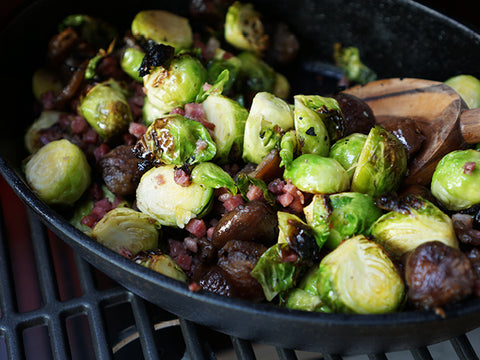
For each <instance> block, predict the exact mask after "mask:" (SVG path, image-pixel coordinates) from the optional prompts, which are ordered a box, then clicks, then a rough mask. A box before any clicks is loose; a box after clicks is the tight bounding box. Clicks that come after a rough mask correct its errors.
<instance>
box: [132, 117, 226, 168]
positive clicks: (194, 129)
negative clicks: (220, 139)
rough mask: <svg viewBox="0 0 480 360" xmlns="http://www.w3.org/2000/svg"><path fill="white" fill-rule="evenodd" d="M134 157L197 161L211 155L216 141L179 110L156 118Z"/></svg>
mask: <svg viewBox="0 0 480 360" xmlns="http://www.w3.org/2000/svg"><path fill="white" fill-rule="evenodd" d="M134 150H135V153H136V155H137V157H139V158H144V159H146V160H149V161H151V162H153V163H156V164H175V165H183V164H185V163H186V164H189V165H193V164H197V163H200V162H202V161H209V160H211V159H213V157H214V156H215V153H216V145H215V143H214V142H213V140H212V138H211V137H210V135H209V133H208V131H207V129H205V127H204V126H203V125H202V124H200V123H199V122H198V121H195V120H190V119H186V118H184V117H183V116H182V115H179V114H172V115H166V116H164V117H162V118H160V119H156V120H155V121H154V122H153V123H152V124H151V125H150V126H149V127H148V128H147V130H146V132H145V134H144V135H143V137H141V138H140V139H139V140H138V142H137V144H136V146H135V149H134Z"/></svg>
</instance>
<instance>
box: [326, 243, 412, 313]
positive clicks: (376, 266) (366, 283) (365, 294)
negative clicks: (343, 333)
mask: <svg viewBox="0 0 480 360" xmlns="http://www.w3.org/2000/svg"><path fill="white" fill-rule="evenodd" d="M318 272H319V275H318V280H317V289H318V293H319V295H320V296H321V297H322V299H323V301H325V303H326V304H327V305H328V307H330V308H331V309H332V310H334V311H335V312H344V313H358V314H383V313H389V312H393V311H395V310H397V309H398V308H399V307H400V306H401V305H402V303H403V301H404V298H405V285H404V283H403V280H402V277H401V276H400V275H399V273H398V272H397V270H396V268H395V265H394V263H393V262H392V260H390V258H389V257H388V254H387V253H386V252H385V251H384V250H383V249H382V247H381V246H380V245H378V244H377V243H375V242H373V241H370V240H368V239H367V238H366V237H364V236H363V235H358V236H356V237H353V238H351V239H348V240H347V241H344V242H343V243H342V244H340V246H338V247H337V248H336V249H335V250H333V251H332V252H331V253H329V254H328V255H327V256H325V257H324V258H323V259H322V261H321V262H320V266H319V268H318Z"/></svg>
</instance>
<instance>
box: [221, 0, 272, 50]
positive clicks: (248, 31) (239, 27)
mask: <svg viewBox="0 0 480 360" xmlns="http://www.w3.org/2000/svg"><path fill="white" fill-rule="evenodd" d="M225 40H226V41H227V42H228V43H230V44H231V45H233V46H235V47H236V48H237V49H241V50H248V51H253V52H256V53H259V52H262V51H264V50H265V49H266V48H267V47H268V35H267V34H265V33H264V29H263V23H262V20H261V18H260V13H259V12H257V11H256V10H255V8H254V6H253V5H252V4H249V3H241V2H239V1H236V2H234V3H233V4H232V5H231V6H230V7H229V8H228V11H227V15H226V17H225Z"/></svg>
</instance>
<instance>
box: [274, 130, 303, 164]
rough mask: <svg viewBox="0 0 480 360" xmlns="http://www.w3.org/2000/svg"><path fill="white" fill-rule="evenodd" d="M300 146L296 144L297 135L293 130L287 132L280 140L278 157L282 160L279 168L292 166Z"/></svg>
mask: <svg viewBox="0 0 480 360" xmlns="http://www.w3.org/2000/svg"><path fill="white" fill-rule="evenodd" d="M299 148H300V144H299V143H298V139H297V133H296V132H295V130H289V131H287V132H286V133H285V134H284V135H283V136H282V139H281V140H280V151H279V152H278V155H279V156H280V158H281V159H282V161H281V162H280V166H285V168H289V167H290V166H291V165H292V161H293V159H294V158H295V157H296V156H297V155H298V153H299V151H300V150H299Z"/></svg>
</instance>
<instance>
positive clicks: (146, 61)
mask: <svg viewBox="0 0 480 360" xmlns="http://www.w3.org/2000/svg"><path fill="white" fill-rule="evenodd" d="M174 54H175V49H174V48H173V47H172V46H169V45H163V44H152V45H151V46H150V47H149V49H148V50H147V53H146V54H145V57H144V58H143V61H142V64H141V65H140V69H138V74H139V75H140V76H142V77H143V76H145V75H148V74H150V71H151V70H152V69H153V68H156V67H159V66H162V67H168V64H169V63H170V60H172V58H173V55H174Z"/></svg>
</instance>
